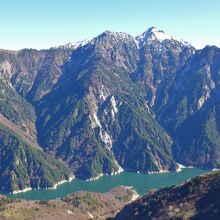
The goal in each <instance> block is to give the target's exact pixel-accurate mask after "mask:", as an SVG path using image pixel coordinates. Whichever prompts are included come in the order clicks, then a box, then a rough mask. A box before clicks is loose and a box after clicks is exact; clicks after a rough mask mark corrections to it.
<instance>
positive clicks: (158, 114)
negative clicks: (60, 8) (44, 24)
mask: <svg viewBox="0 0 220 220" xmlns="http://www.w3.org/2000/svg"><path fill="white" fill-rule="evenodd" d="M219 61H220V49H219V48H217V47H215V46H207V47H205V48H204V49H202V50H196V49H195V48H194V47H193V46H192V45H190V44H189V43H187V42H185V41H183V40H176V39H175V38H173V37H171V36H168V35H167V34H165V33H164V32H163V31H160V30H158V29H157V28H154V27H152V28H150V29H148V30H147V31H146V32H144V33H143V34H141V35H140V36H137V37H133V36H131V35H129V34H126V33H121V32H111V31H105V32H104V33H102V34H100V35H99V36H97V37H95V38H93V39H92V40H89V41H83V42H78V43H75V44H67V45H64V46H59V47H54V48H50V49H47V50H46V49H45V50H35V49H23V50H19V51H8V50H0V88H1V89H0V180H1V181H0V183H1V184H0V190H2V191H6V192H14V191H18V190H24V189H26V188H49V187H54V185H55V184H56V183H57V182H60V181H62V182H63V181H68V180H70V179H71V178H72V176H73V175H75V176H76V177H78V178H82V179H95V178H97V177H99V176H101V175H103V174H112V175H113V174H117V173H119V172H122V171H123V170H128V171H133V172H143V173H152V172H168V171H178V170H179V165H178V163H181V164H184V165H186V166H196V167H203V168H219V167H220V133H219V129H220V127H219V126H220V119H219V117H220V108H219V104H220V103H219V100H220V99H219V96H218V92H219V85H220V83H219V80H220V62H219Z"/></svg>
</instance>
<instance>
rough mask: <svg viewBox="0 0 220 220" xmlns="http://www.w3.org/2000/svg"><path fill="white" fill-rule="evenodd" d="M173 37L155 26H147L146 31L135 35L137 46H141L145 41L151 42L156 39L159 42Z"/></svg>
mask: <svg viewBox="0 0 220 220" xmlns="http://www.w3.org/2000/svg"><path fill="white" fill-rule="evenodd" d="M172 39H173V38H172V37H171V36H169V35H167V34H166V33H164V31H162V30H159V29H157V28H155V27H151V28H149V29H148V30H147V31H146V32H144V33H143V34H141V35H140V36H137V37H136V40H137V41H138V43H139V46H143V45H144V44H145V43H146V42H149V43H151V42H152V41H155V40H158V41H159V42H163V41H164V40H172Z"/></svg>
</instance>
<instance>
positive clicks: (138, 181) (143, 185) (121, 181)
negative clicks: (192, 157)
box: [9, 168, 210, 200]
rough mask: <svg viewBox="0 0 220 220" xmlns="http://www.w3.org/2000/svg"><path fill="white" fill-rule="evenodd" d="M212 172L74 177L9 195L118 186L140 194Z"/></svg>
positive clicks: (33, 196)
mask: <svg viewBox="0 0 220 220" xmlns="http://www.w3.org/2000/svg"><path fill="white" fill-rule="evenodd" d="M207 172H210V171H209V170H201V169H198V168H184V169H183V170H182V171H181V172H179V173H176V172H170V173H161V174H137V173H130V172H123V173H121V174H119V175H116V176H107V175H104V176H103V177H101V178H100V179H98V180H95V181H84V180H80V179H74V180H73V181H72V182H69V183H64V184H62V185H60V186H58V187H57V189H51V190H32V191H28V192H25V193H19V194H15V195H9V197H11V198H20V199H27V200H51V199H56V198H60V197H63V196H66V195H67V194H70V193H73V192H76V191H90V192H107V191H109V190H111V189H112V188H114V187H117V186H122V185H124V186H132V187H133V188H134V189H135V190H136V191H137V192H138V193H139V194H144V193H146V192H147V191H149V190H152V189H158V188H161V187H165V186H172V185H176V184H179V183H182V182H184V181H185V180H187V179H189V178H192V177H195V176H198V175H201V174H204V173H207Z"/></svg>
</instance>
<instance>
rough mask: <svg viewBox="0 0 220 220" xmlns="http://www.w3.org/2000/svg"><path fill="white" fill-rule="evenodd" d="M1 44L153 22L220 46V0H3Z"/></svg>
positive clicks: (37, 43) (44, 41) (29, 44)
mask: <svg viewBox="0 0 220 220" xmlns="http://www.w3.org/2000/svg"><path fill="white" fill-rule="evenodd" d="M0 9H1V10H0V48H4V49H21V48H37V49H40V48H49V47H52V46H57V45H62V44H66V43H69V42H74V41H78V40H83V39H86V38H92V37H94V36H96V35H98V34H100V33H102V32H103V31H105V30H112V31H122V32H127V33H129V34H131V35H133V36H136V35H139V34H141V33H142V32H144V31H145V30H146V29H147V28H149V27H151V26H155V27H157V28H159V29H162V30H164V31H165V32H166V33H167V34H170V35H172V36H173V37H175V38H177V39H184V40H186V41H188V42H190V43H192V44H193V45H194V46H196V47H197V48H202V47H204V46H205V45H206V44H209V45H217V46H219V47H220V12H219V10H220V1H219V0H0Z"/></svg>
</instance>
